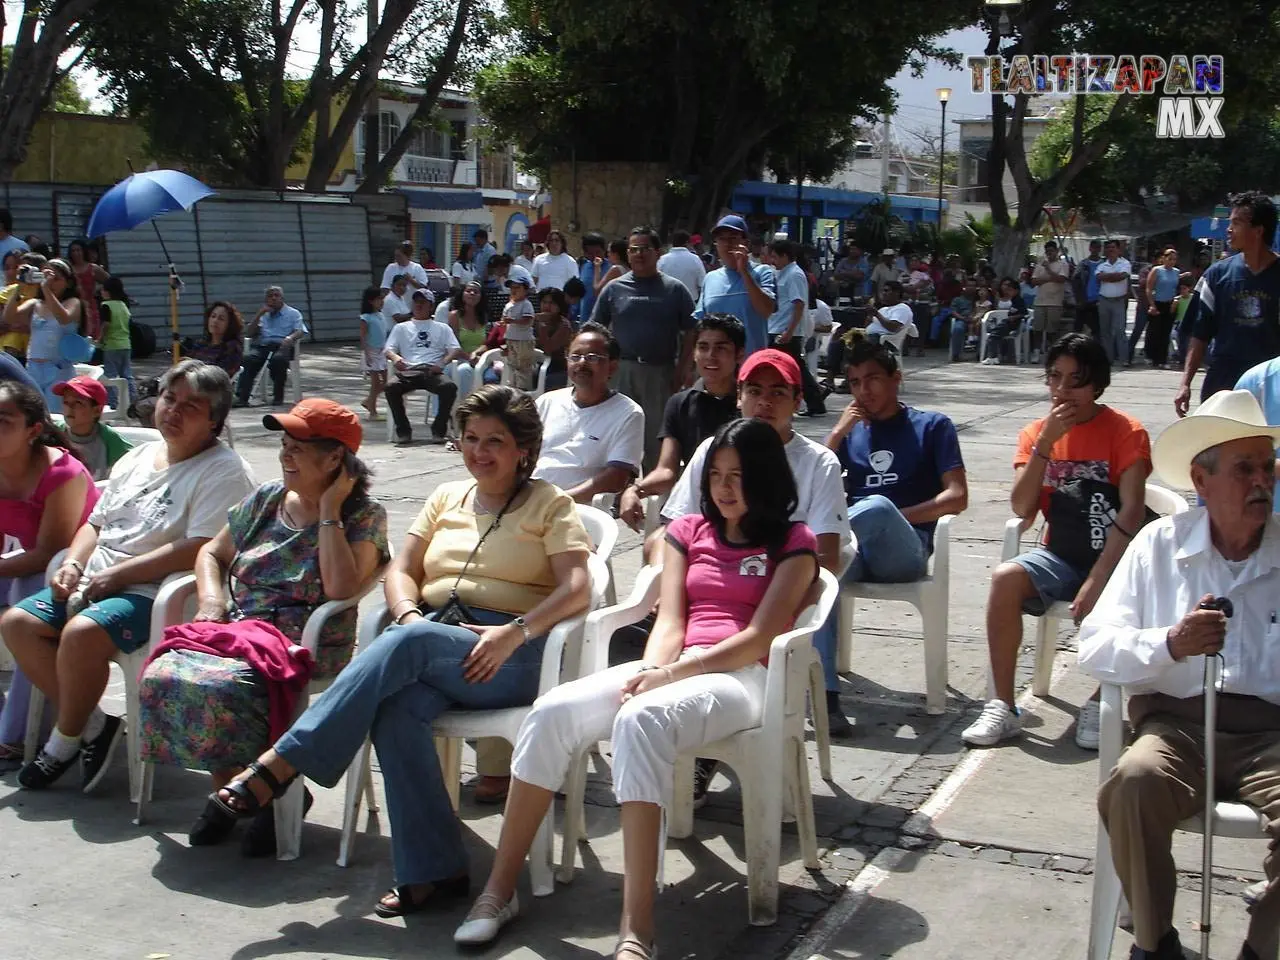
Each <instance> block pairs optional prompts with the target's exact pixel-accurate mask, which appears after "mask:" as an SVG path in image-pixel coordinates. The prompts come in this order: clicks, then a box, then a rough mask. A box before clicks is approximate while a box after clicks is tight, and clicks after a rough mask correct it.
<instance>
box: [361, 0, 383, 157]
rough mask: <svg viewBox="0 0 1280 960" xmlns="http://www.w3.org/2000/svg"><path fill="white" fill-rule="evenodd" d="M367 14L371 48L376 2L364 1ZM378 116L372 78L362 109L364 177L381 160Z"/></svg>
mask: <svg viewBox="0 0 1280 960" xmlns="http://www.w3.org/2000/svg"><path fill="white" fill-rule="evenodd" d="M366 3H367V7H366V11H367V13H368V25H367V37H368V46H367V48H366V49H371V48H372V46H373V35H374V34H375V33H377V32H378V0H366ZM380 120H381V118H380V117H379V116H378V78H377V77H374V78H373V90H372V91H370V93H369V102H368V103H367V104H365V108H364V175H365V177H366V178H368V177H370V176H372V175H373V171H374V170H375V169H377V166H378V160H379V159H381V156H382V154H381V149H380V148H381V136H382V124H381V122H380Z"/></svg>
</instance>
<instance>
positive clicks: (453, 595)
mask: <svg viewBox="0 0 1280 960" xmlns="http://www.w3.org/2000/svg"><path fill="white" fill-rule="evenodd" d="M525 483H526V481H525V480H521V481H520V482H519V483H518V484H516V488H515V489H514V490H513V491H511V496H509V497H507V502H506V503H504V504H503V505H502V509H501V510H499V511H498V515H497V516H496V517H494V518H493V523H491V524H489V529H488V530H486V531H485V532H484V533H482V534H480V539H478V540H477V541H476V545H475V546H474V547H472V548H471V553H470V554H468V556H467V562H466V563H464V564H463V565H462V569H461V570H459V571H458V577H457V579H456V580H454V581H453V586H452V587H450V588H449V599H451V600H454V599H457V597H458V584H460V583H461V582H462V578H463V577H465V576H466V575H467V570H469V569H470V568H471V562H472V561H473V560H475V558H476V553H478V552H479V550H480V548H481V547H482V546H484V542H485V541H486V540H488V539H489V534H491V533H493V531H495V530H497V529H498V526H499V524H501V523H502V518H503V517H504V516H506V513H507V511H508V510H510V509H511V504H513V503H515V501H516V497H518V496H520V491H521V490H523V489H524V485H525ZM477 486H479V484H474V483H473V484H472V485H471V489H470V490H468V491H467V493H470V494H474V493H475V490H476V487H477ZM462 499H463V500H464V501H465V500H466V497H465V496H464V497H463V498H462ZM474 502H475V499H474V496H473V498H472V503H474Z"/></svg>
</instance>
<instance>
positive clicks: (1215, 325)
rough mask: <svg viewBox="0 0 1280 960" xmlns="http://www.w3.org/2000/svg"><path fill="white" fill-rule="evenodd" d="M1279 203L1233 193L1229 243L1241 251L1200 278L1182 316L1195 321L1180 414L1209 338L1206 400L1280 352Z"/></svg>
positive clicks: (1176, 403)
mask: <svg viewBox="0 0 1280 960" xmlns="http://www.w3.org/2000/svg"><path fill="white" fill-rule="evenodd" d="M1275 234H1276V207H1275V204H1274V203H1272V202H1271V198H1270V197H1268V196H1267V195H1266V194H1263V193H1257V192H1250V193H1242V194H1237V195H1236V196H1234V197H1232V198H1231V219H1230V221H1228V223H1227V244H1228V245H1229V246H1230V247H1231V249H1233V250H1235V251H1237V253H1236V254H1235V255H1234V256H1231V257H1227V258H1226V259H1225V260H1219V261H1218V262H1217V263H1215V264H1214V265H1213V266H1211V267H1209V268H1208V269H1207V270H1205V272H1204V273H1203V275H1201V277H1200V281H1199V282H1198V283H1197V284H1196V288H1195V292H1194V293H1192V295H1191V304H1190V306H1188V307H1187V315H1186V318H1185V320H1184V321H1183V322H1184V323H1186V324H1190V325H1191V339H1190V341H1189V342H1188V344H1187V358H1186V365H1185V366H1184V367H1183V371H1182V385H1181V386H1180V387H1179V388H1178V392H1177V394H1176V395H1175V396H1174V398H1173V407H1174V410H1176V411H1177V414H1178V416H1180V417H1185V416H1186V415H1187V411H1188V409H1189V408H1190V406H1191V381H1192V380H1194V379H1195V375H1196V371H1198V370H1199V369H1200V363H1201V361H1202V360H1203V359H1204V356H1205V351H1206V350H1207V349H1208V346H1209V343H1210V342H1211V341H1212V342H1213V354H1212V356H1210V358H1209V366H1208V369H1207V370H1206V371H1205V375H1204V383H1203V384H1201V386H1200V402H1201V403H1203V402H1204V401H1205V400H1207V399H1208V398H1209V397H1211V396H1212V395H1213V394H1215V393H1217V392H1218V391H1219V390H1231V389H1232V388H1234V387H1235V385H1236V382H1237V381H1238V380H1239V379H1240V377H1241V375H1242V374H1244V373H1245V371H1247V370H1248V369H1249V368H1250V367H1252V366H1254V365H1255V364H1257V363H1258V362H1259V361H1261V360H1269V359H1271V358H1272V357H1275V356H1277V355H1280V265H1277V263H1276V259H1277V258H1276V255H1275V253H1274V252H1272V250H1271V244H1272V241H1274V240H1275Z"/></svg>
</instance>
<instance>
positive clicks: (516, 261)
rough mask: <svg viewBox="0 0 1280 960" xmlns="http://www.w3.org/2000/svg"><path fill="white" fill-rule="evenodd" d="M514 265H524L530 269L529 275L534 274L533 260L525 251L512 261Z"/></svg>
mask: <svg viewBox="0 0 1280 960" xmlns="http://www.w3.org/2000/svg"><path fill="white" fill-rule="evenodd" d="M511 265H512V266H513V267H524V268H525V269H526V270H528V271H529V275H530V276H532V275H533V261H532V260H530V259H529V258H528V257H526V256H525V255H524V254H523V253H522V254H520V256H518V257H516V258H515V259H514V260H512V261H511Z"/></svg>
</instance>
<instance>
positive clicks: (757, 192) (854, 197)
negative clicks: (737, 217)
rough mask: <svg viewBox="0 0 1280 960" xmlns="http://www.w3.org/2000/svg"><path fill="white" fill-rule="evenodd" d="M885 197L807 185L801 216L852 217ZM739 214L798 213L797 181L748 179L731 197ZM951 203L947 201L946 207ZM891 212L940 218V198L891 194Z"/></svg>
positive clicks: (908, 217) (915, 217) (907, 217)
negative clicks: (776, 181)
mask: <svg viewBox="0 0 1280 960" xmlns="http://www.w3.org/2000/svg"><path fill="white" fill-rule="evenodd" d="M883 199H884V197H883V196H882V195H881V194H878V193H871V192H869V191H866V190H840V189H837V188H835V187H818V186H806V187H804V188H803V189H802V190H801V191H800V215H801V216H803V217H821V218H823V219H827V220H850V219H854V218H855V217H858V216H859V215H861V213H862V210H863V208H865V207H866V206H867V205H868V204H871V203H879V202H881V201H883ZM729 205H730V207H731V208H732V209H734V210H736V211H738V212H739V213H755V214H760V213H763V214H770V215H773V216H784V217H786V216H795V214H796V187H795V184H793V183H769V182H768V181H763V180H744V181H742V182H741V183H739V184H738V185H737V187H735V188H734V191H733V195H732V196H731V198H730V200H729ZM950 206H951V204H950V203H949V202H947V201H945V200H944V201H943V209H944V210H945V209H947V208H949V207H950ZM889 212H890V214H892V215H895V216H898V217H901V218H902V219H903V220H908V221H920V220H923V221H934V222H936V221H937V219H938V201H937V200H936V199H934V198H932V197H907V196H900V195H897V194H890V195H889Z"/></svg>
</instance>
